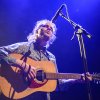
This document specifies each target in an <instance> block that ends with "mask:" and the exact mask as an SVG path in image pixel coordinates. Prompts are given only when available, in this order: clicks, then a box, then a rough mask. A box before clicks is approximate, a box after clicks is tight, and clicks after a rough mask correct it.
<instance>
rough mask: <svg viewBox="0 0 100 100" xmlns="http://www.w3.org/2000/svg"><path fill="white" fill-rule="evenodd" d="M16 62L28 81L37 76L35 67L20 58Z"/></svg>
mask: <svg viewBox="0 0 100 100" xmlns="http://www.w3.org/2000/svg"><path fill="white" fill-rule="evenodd" d="M16 63H17V64H18V65H19V68H20V69H21V71H22V72H23V75H24V78H25V80H26V81H29V82H31V81H32V80H33V79H34V78H35V77H36V71H35V70H36V68H35V67H33V66H31V65H29V64H27V63H26V62H24V61H22V60H19V59H17V60H16Z"/></svg>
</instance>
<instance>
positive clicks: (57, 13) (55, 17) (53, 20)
mask: <svg viewBox="0 0 100 100" xmlns="http://www.w3.org/2000/svg"><path fill="white" fill-rule="evenodd" d="M64 6H65V4H62V5H61V6H60V8H59V9H58V10H57V12H56V13H55V15H54V16H53V18H52V19H51V21H52V22H55V20H56V19H57V17H58V16H59V13H60V12H61V10H62V9H63V7H64Z"/></svg>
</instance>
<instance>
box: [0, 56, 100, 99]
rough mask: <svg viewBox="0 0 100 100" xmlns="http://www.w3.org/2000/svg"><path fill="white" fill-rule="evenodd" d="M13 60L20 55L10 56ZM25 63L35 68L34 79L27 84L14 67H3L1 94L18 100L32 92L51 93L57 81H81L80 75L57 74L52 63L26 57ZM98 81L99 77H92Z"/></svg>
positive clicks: (20, 72) (0, 72) (0, 82)
mask: <svg viewBox="0 0 100 100" xmlns="http://www.w3.org/2000/svg"><path fill="white" fill-rule="evenodd" d="M10 56H11V57H13V58H16V59H21V58H22V56H23V55H21V54H11V55H10ZM26 63H27V64H29V65H31V66H34V67H35V68H36V78H35V79H34V80H32V81H31V82H27V81H26V80H25V78H24V77H23V73H22V71H21V70H20V69H19V68H18V67H15V66H7V65H4V66H2V67H1V69H0V70H1V71H0V88H1V90H2V93H3V94H4V95H5V96H6V97H8V98H11V99H20V98H23V97H26V96H28V95H30V94H32V93H34V92H37V91H43V92H52V91H54V90H55V89H56V86H57V79H81V77H82V74H76V73H75V74H74V73H57V72H56V68H55V65H54V63H53V62H51V61H34V60H32V59H31V58H29V57H27V60H26ZM92 77H93V78H96V79H100V76H96V75H92Z"/></svg>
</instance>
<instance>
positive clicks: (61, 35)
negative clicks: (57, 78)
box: [0, 0, 100, 100]
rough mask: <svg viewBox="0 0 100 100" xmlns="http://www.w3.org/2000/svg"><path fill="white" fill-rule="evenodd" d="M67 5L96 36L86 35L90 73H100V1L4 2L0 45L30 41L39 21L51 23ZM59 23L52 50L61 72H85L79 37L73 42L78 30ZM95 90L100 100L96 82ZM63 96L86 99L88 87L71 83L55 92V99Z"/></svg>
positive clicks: (0, 10)
mask: <svg viewBox="0 0 100 100" xmlns="http://www.w3.org/2000/svg"><path fill="white" fill-rule="evenodd" d="M63 3H65V4H66V5H67V7H68V13H69V16H70V18H71V19H72V20H73V21H75V22H76V23H78V24H80V25H81V26H82V27H83V28H85V29H86V30H87V31H88V32H89V33H90V34H91V35H92V38H91V39H88V38H87V37H86V36H85V35H83V38H84V43H85V48H86V54H87V62H88V69H89V72H90V73H93V72H97V73H99V72H100V61H99V60H100V46H99V44H100V27H99V26H100V11H99V10H100V0H0V46H4V45H10V44H13V43H16V42H23V41H27V38H26V37H27V35H28V34H29V33H30V32H31V31H32V29H33V27H34V25H35V23H36V21H38V20H41V19H49V20H51V18H52V17H53V16H54V14H55V12H56V11H57V9H58V8H59V7H60V5H61V4H63ZM63 10H64V9H63ZM64 12H65V11H64ZM55 24H56V25H57V28H58V30H57V39H56V41H55V42H54V43H53V44H52V45H51V46H50V48H49V50H50V51H51V52H52V53H53V54H54V55H55V56H56V58H57V65H58V70H59V72H65V73H84V67H83V64H82V60H81V57H80V51H79V45H78V40H77V37H76V36H75V38H74V39H73V40H71V37H72V36H73V33H74V29H73V28H72V26H71V25H70V24H69V23H68V22H67V21H65V20H64V19H63V18H61V17H58V19H57V20H56V23H55ZM91 88H92V96H93V100H100V97H99V95H100V84H96V83H93V82H92V83H91ZM62 97H63V98H66V99H67V100H86V99H87V92H86V88H85V85H84V84H80V83H75V84H72V85H69V84H68V88H66V91H64V92H56V93H55V92H53V93H52V99H54V100H58V98H59V100H62ZM60 98H61V99H60ZM87 100H88V99H87Z"/></svg>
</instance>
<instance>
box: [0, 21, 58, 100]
mask: <svg viewBox="0 0 100 100" xmlns="http://www.w3.org/2000/svg"><path fill="white" fill-rule="evenodd" d="M56 30H57V29H56V26H55V24H54V23H52V22H51V21H49V20H41V21H38V22H37V23H36V26H35V28H34V29H33V31H32V33H30V34H29V36H28V37H27V38H28V42H21V43H16V44H12V45H9V46H3V47H1V48H0V63H1V65H3V64H4V63H6V64H8V65H10V66H12V65H14V66H15V67H18V68H20V69H21V70H22V71H23V73H24V77H25V80H26V81H29V82H30V81H31V80H32V79H34V77H35V76H36V73H35V67H34V66H30V65H28V64H27V63H25V62H23V60H20V59H14V58H12V57H10V56H9V55H10V54H12V53H17V54H23V55H25V54H27V53H29V54H28V56H29V57H30V58H31V59H33V60H35V61H44V60H49V61H52V62H53V63H54V64H56V60H55V56H54V55H53V54H52V53H50V52H49V51H47V48H48V47H49V45H50V44H52V43H53V41H54V40H55V39H56V36H55V35H56ZM10 66H9V67H10ZM1 69H2V66H1ZM19 84H20V83H19ZM2 98H3V100H4V98H5V100H9V99H7V98H6V97H4V96H3V97H2ZM47 98H48V99H49V98H50V97H49V93H48V94H46V93H44V92H36V93H34V94H32V95H30V96H27V97H25V98H23V99H21V100H47Z"/></svg>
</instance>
